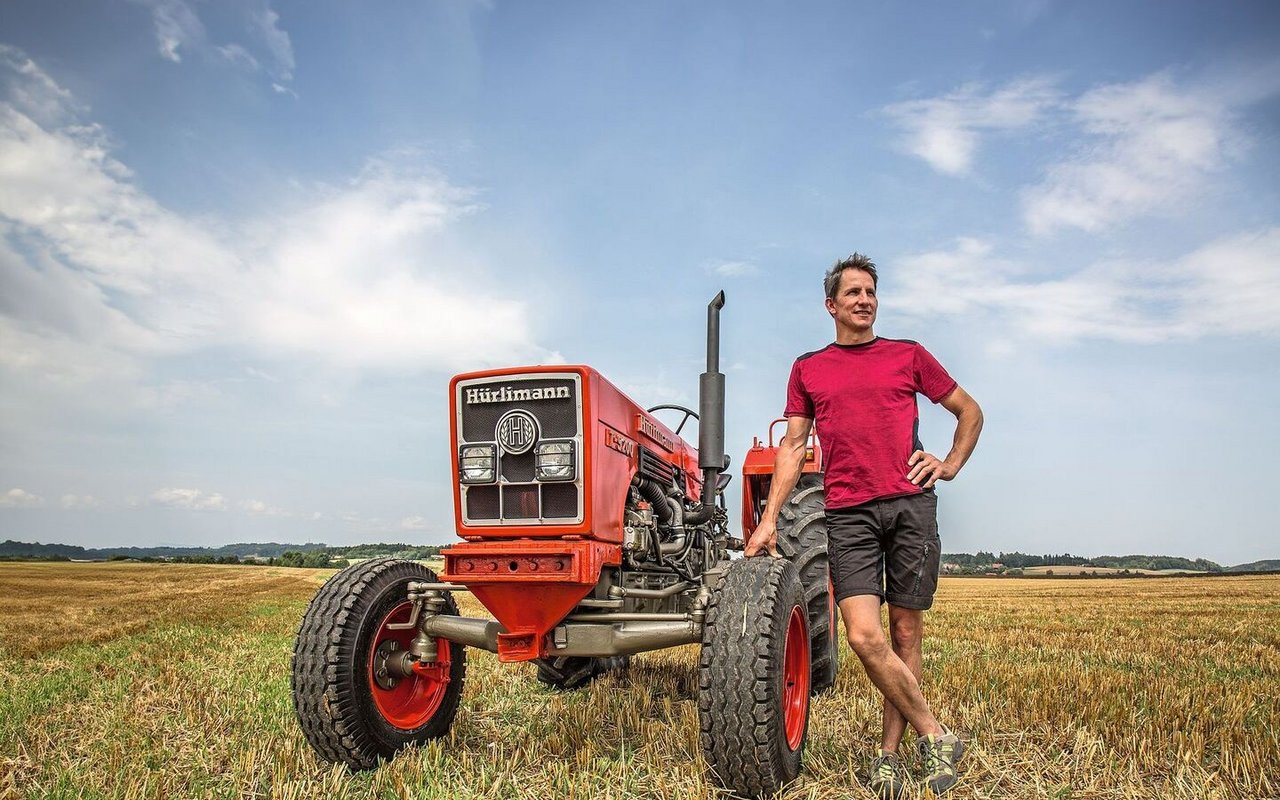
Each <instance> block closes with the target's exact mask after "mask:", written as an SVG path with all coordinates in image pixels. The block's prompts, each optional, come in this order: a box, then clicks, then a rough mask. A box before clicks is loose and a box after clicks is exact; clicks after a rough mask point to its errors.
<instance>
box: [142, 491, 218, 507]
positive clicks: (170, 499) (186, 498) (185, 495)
mask: <svg viewBox="0 0 1280 800" xmlns="http://www.w3.org/2000/svg"><path fill="white" fill-rule="evenodd" d="M150 500H151V502H152V503H154V504H155V505H159V506H167V507H169V508H181V509H185V510H187V511H225V510H226V508H227V499H226V498H225V497H223V496H222V495H220V494H218V493H217V492H206V491H204V490H203V489H179V488H170V489H158V490H156V491H155V492H152V493H151V498H150Z"/></svg>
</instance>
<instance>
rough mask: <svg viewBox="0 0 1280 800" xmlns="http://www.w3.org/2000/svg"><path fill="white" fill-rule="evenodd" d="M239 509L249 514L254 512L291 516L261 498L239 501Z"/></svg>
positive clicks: (272, 515) (273, 515)
mask: <svg viewBox="0 0 1280 800" xmlns="http://www.w3.org/2000/svg"><path fill="white" fill-rule="evenodd" d="M240 510H241V511H245V512H248V513H250V514H256V515H260V516H267V517H288V516H292V515H291V514H289V513H288V512H286V511H285V510H283V509H281V508H277V507H275V506H273V505H270V504H268V503H266V502H264V501H262V500H242V501H241V502H240Z"/></svg>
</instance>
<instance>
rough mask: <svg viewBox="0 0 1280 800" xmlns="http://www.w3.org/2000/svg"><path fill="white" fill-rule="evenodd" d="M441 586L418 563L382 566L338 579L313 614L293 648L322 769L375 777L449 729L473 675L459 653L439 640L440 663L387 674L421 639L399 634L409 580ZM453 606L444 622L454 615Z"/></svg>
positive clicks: (298, 687)
mask: <svg viewBox="0 0 1280 800" xmlns="http://www.w3.org/2000/svg"><path fill="white" fill-rule="evenodd" d="M435 580H436V575H435V573H434V572H432V571H431V570H429V569H427V568H426V567H424V566H422V565H421V564H417V563H415V562H412V561H403V560H399V559H394V558H375V559H371V560H369V561H364V562H361V563H359V564H356V565H354V566H351V567H347V568H346V569H344V570H342V571H341V572H339V573H338V574H336V575H334V576H333V577H331V578H330V579H329V580H328V581H327V582H326V583H325V585H324V586H322V587H321V588H320V591H319V592H318V593H317V594H316V596H315V598H314V599H313V600H312V601H311V605H310V606H308V607H307V612H306V614H305V615H304V616H303V618H302V624H301V626H300V627H299V628H298V638H297V641H296V642H295V644H294V649H293V703H294V710H295V711H296V712H297V715H298V722H299V723H300V724H301V725H302V730H303V732H304V733H305V734H306V736H307V741H308V742H310V743H311V746H312V747H313V748H315V751H316V753H318V754H319V756H320V757H321V758H323V759H324V760H325V761H331V762H334V763H342V764H346V765H347V766H348V767H350V768H352V769H371V768H373V767H376V766H377V765H378V760H379V759H384V758H391V757H392V756H394V755H395V754H396V752H397V751H398V750H400V749H402V748H404V747H407V746H409V745H412V744H417V743H419V742H423V741H426V740H427V739H432V738H435V737H437V736H442V735H444V734H445V733H446V732H447V731H448V730H449V726H450V725H451V724H452V723H453V716H454V714H455V713H456V712H457V710H458V699H459V697H460V696H461V695H462V684H463V680H464V678H465V676H466V670H467V664H466V653H465V650H464V648H463V646H462V645H460V644H457V643H455V642H450V641H448V640H446V639H437V640H436V644H437V648H438V652H439V656H438V657H437V659H436V661H435V662H434V663H430V664H424V663H421V662H418V663H416V664H414V665H413V666H412V668H411V672H410V673H409V674H407V675H405V676H404V677H396V676H395V675H394V674H391V673H389V672H388V670H387V662H388V657H389V656H390V655H391V654H393V653H395V652H397V651H403V650H407V649H408V648H409V643H410V642H411V641H412V640H413V637H414V636H416V635H417V631H416V630H415V629H413V628H409V629H401V630H397V629H395V628H394V626H395V625H397V624H403V623H405V622H408V621H409V619H410V615H411V614H412V613H413V604H412V603H410V602H409V600H408V598H407V595H408V587H409V583H410V581H429V582H434V581H435ZM446 598H447V599H446V600H445V605H444V612H443V613H446V614H457V613H458V607H457V605H456V604H455V603H454V601H453V598H452V597H448V596H447V595H446Z"/></svg>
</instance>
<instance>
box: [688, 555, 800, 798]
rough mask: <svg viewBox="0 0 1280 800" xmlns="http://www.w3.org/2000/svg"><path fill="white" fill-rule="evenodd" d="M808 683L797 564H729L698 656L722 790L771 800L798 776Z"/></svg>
mask: <svg viewBox="0 0 1280 800" xmlns="http://www.w3.org/2000/svg"><path fill="white" fill-rule="evenodd" d="M809 679H810V665H809V624H808V613H807V610H806V604H805V599H804V593H803V591H802V589H801V584H800V577H799V575H798V574H797V573H796V568H795V565H794V564H792V563H791V562H789V561H784V560H781V559H774V558H768V557H758V558H746V559H739V560H736V561H732V562H730V563H729V565H728V568H727V569H726V571H725V574H724V577H722V578H721V579H720V584H719V586H718V587H717V589H716V591H715V592H713V593H712V599H711V604H710V605H709V606H708V608H707V619H706V625H705V627H704V629H703V635H702V655H701V657H700V658H699V660H698V726H699V731H700V736H699V739H700V742H701V744H702V755H703V757H704V758H705V759H706V762H707V767H708V768H709V769H710V770H711V773H712V775H714V776H715V779H716V781H717V782H718V783H719V784H720V785H721V786H722V787H724V788H725V789H728V790H729V791H730V792H732V793H734V794H736V795H740V796H743V797H767V796H770V795H773V794H774V793H775V792H777V791H778V790H779V789H781V788H782V787H783V786H785V785H786V784H787V783H789V782H791V781H792V780H794V779H795V778H796V776H797V775H799V774H800V760H801V756H802V754H803V751H804V743H805V737H806V735H807V733H808V728H809Z"/></svg>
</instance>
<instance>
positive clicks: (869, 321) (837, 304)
mask: <svg viewBox="0 0 1280 800" xmlns="http://www.w3.org/2000/svg"><path fill="white" fill-rule="evenodd" d="M878 305H879V301H878V300H876V285H875V282H874V281H872V280H871V276H870V275H868V274H867V273H865V272H863V271H862V270H860V269H846V270H845V271H844V272H842V273H840V288H839V289H837V290H836V299H834V300H832V299H831V298H829V297H828V298H827V311H829V312H831V316H832V317H835V320H836V327H839V328H848V329H850V330H852V331H856V332H859V333H861V332H863V331H869V330H871V326H872V325H874V324H875V321H876V308H877V306H878Z"/></svg>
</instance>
